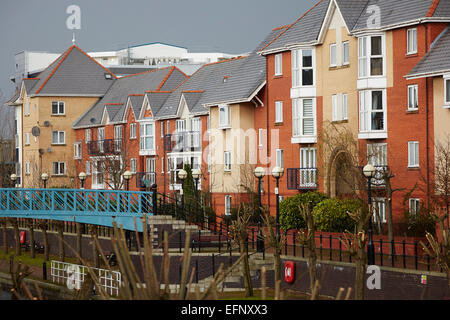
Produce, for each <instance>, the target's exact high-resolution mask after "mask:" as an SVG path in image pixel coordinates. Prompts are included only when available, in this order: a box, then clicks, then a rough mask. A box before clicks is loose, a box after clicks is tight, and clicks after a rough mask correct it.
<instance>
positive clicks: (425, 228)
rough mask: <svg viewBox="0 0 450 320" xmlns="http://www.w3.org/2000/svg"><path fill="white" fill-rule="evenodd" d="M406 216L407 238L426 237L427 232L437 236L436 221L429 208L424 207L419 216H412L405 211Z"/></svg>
mask: <svg viewBox="0 0 450 320" xmlns="http://www.w3.org/2000/svg"><path fill="white" fill-rule="evenodd" d="M404 215H405V220H406V222H407V225H408V229H407V230H406V235H407V236H409V237H425V235H426V233H427V232H429V233H431V234H432V235H435V234H436V220H435V218H434V217H433V216H432V215H431V214H430V211H429V210H428V209H427V208H425V207H423V206H422V207H421V208H420V210H419V212H418V213H417V214H411V213H409V210H405V212H404Z"/></svg>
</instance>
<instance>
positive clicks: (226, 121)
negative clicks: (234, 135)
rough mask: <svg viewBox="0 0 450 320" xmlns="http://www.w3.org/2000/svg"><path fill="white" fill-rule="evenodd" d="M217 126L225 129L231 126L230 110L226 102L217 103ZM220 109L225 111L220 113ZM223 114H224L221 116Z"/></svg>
mask: <svg viewBox="0 0 450 320" xmlns="http://www.w3.org/2000/svg"><path fill="white" fill-rule="evenodd" d="M218 110H219V128H221V129H226V128H230V126H231V110H230V106H229V105H227V104H221V105H219V109H218ZM221 110H224V111H225V112H224V113H222V112H221ZM222 115H224V116H222Z"/></svg>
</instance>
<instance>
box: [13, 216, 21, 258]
mask: <svg viewBox="0 0 450 320" xmlns="http://www.w3.org/2000/svg"><path fill="white" fill-rule="evenodd" d="M14 238H15V242H16V256H20V255H21V254H22V248H21V246H20V232H19V220H18V219H14Z"/></svg>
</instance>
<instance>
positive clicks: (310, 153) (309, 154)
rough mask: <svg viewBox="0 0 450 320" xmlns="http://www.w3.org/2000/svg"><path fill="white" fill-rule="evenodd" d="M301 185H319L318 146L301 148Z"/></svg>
mask: <svg viewBox="0 0 450 320" xmlns="http://www.w3.org/2000/svg"><path fill="white" fill-rule="evenodd" d="M300 186H301V187H316V186H317V149H316V148H300Z"/></svg>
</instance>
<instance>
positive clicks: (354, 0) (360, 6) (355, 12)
mask: <svg viewBox="0 0 450 320" xmlns="http://www.w3.org/2000/svg"><path fill="white" fill-rule="evenodd" d="M335 2H336V4H337V6H338V8H339V11H340V12H341V14H342V17H343V18H344V20H345V23H346V24H347V28H348V30H353V27H354V26H355V24H356V22H357V21H358V19H359V17H360V16H361V14H362V13H363V10H364V9H365V8H366V5H367V3H368V2H369V0H335Z"/></svg>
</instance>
